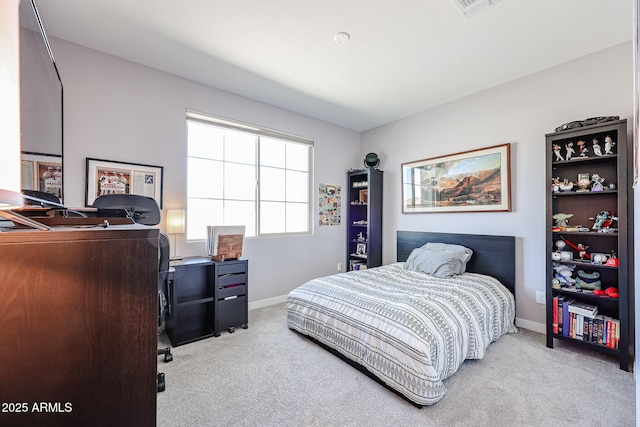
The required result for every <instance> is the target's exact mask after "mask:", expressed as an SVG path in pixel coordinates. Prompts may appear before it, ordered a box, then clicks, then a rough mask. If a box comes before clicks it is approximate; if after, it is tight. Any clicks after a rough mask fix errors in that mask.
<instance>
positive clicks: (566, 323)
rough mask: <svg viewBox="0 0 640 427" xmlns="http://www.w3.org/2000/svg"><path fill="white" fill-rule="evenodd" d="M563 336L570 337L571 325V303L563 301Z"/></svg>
mask: <svg viewBox="0 0 640 427" xmlns="http://www.w3.org/2000/svg"><path fill="white" fill-rule="evenodd" d="M562 322H563V324H562V335H564V336H567V337H568V336H569V324H570V323H571V322H570V319H569V302H568V301H563V303H562Z"/></svg>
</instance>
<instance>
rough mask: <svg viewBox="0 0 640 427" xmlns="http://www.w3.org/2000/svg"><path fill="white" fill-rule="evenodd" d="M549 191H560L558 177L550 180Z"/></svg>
mask: <svg viewBox="0 0 640 427" xmlns="http://www.w3.org/2000/svg"><path fill="white" fill-rule="evenodd" d="M589 182H591V181H589ZM551 191H553V192H554V193H557V192H558V191H560V177H555V178H553V179H552V180H551Z"/></svg>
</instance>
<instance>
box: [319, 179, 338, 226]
mask: <svg viewBox="0 0 640 427" xmlns="http://www.w3.org/2000/svg"><path fill="white" fill-rule="evenodd" d="M341 198H342V196H341V189H340V186H339V185H331V184H320V185H319V188H318V204H319V210H318V223H319V225H320V227H322V226H337V225H340V224H341V222H342V213H341V211H340V205H341V203H340V200H341Z"/></svg>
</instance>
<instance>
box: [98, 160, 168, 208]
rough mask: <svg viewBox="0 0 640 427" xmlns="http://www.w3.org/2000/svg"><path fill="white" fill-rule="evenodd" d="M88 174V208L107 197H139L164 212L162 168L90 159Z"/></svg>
mask: <svg viewBox="0 0 640 427" xmlns="http://www.w3.org/2000/svg"><path fill="white" fill-rule="evenodd" d="M86 174H87V176H86V191H85V204H86V206H91V205H92V204H93V201H94V200H95V199H96V198H98V197H99V196H102V195H105V194H138V195H141V196H147V197H151V198H153V199H155V201H156V202H158V205H159V206H160V208H162V178H163V176H162V175H163V167H162V166H154V165H146V164H142V163H127V162H119V161H114V160H104V159H93V158H89V157H87V164H86Z"/></svg>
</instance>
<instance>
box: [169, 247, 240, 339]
mask: <svg viewBox="0 0 640 427" xmlns="http://www.w3.org/2000/svg"><path fill="white" fill-rule="evenodd" d="M170 265H171V267H173V268H174V269H175V271H174V272H173V275H171V274H170V275H169V283H168V287H167V289H168V291H167V299H168V300H169V310H168V313H167V320H166V328H165V330H166V332H167V336H168V337H169V340H170V341H171V344H172V345H173V346H174V347H176V346H179V345H182V344H187V343H190V342H193V341H197V340H201V339H203V338H208V337H211V336H216V337H217V336H220V332H221V331H223V330H228V331H229V332H234V331H235V328H236V327H238V326H241V327H243V328H245V329H246V328H247V327H248V310H247V308H248V301H247V298H248V296H247V290H248V280H247V279H248V271H247V268H248V261H247V260H232V261H224V262H214V261H212V260H211V259H209V258H204V257H186V258H183V259H181V260H175V261H171V264H170Z"/></svg>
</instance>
